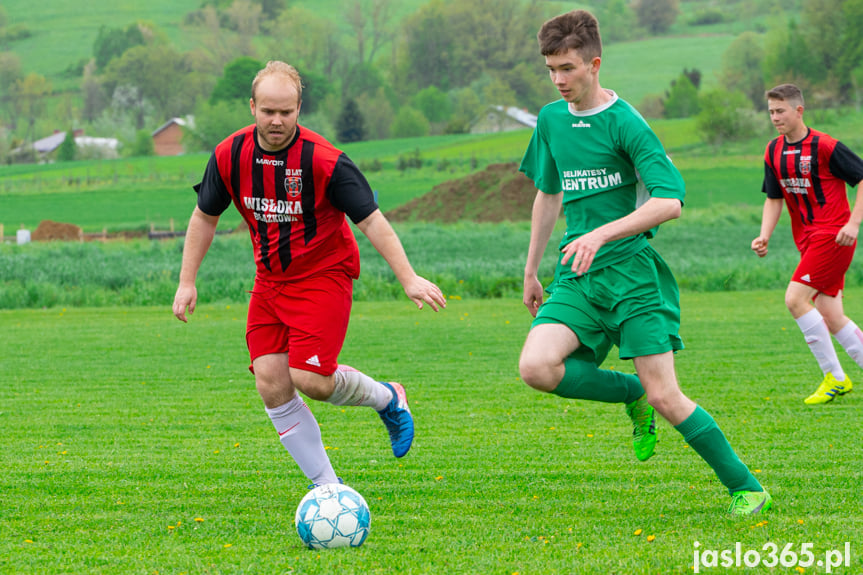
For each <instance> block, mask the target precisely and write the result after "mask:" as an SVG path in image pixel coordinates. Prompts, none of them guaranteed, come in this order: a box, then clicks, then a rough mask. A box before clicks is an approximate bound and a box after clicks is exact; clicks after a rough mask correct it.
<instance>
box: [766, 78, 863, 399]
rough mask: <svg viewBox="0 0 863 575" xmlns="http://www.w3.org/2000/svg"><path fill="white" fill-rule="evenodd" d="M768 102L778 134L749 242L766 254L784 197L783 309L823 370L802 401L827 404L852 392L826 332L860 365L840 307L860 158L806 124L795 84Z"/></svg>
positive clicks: (861, 344)
mask: <svg viewBox="0 0 863 575" xmlns="http://www.w3.org/2000/svg"><path fill="white" fill-rule="evenodd" d="M766 96H767V108H768V110H769V112H770V119H771V121H772V122H773V125H774V126H775V127H776V130H777V131H778V132H779V134H780V135H779V137H778V138H776V139H774V140H772V141H771V142H770V143H769V144H768V145H767V150H766V152H765V154H764V163H765V166H764V184H763V188H762V191H763V192H764V193H765V194H767V199H766V200H765V202H764V213H763V217H762V220H761V234H760V235H759V236H758V237H757V238H755V239H754V240H752V249H753V250H754V251H755V253H756V254H758V255H759V256H760V257H764V256H765V255H767V243H768V242H769V240H770V236H771V234H772V233H773V230H774V229H775V228H776V223H777V222H778V221H779V216H780V215H781V213H782V202H783V199H784V201H785V203H786V205H787V206H788V212H789V214H790V215H791V231H792V234H793V235H794V242H795V244H796V245H797V249H798V250H800V254H801V258H800V264H799V265H798V266H797V269H796V270H794V275H792V276H791V282H790V283H789V284H788V289H787V290H786V292H785V305H786V306H788V310H789V311H790V312H791V315H792V316H794V319H795V320H796V321H797V325H798V326H800V330H801V331H802V332H803V336H804V337H805V339H806V343H807V344H809V348H810V349H811V350H812V353H813V354H814V355H815V359H817V360H818V365H819V366H820V367H821V370H822V371H823V372H824V379H823V381H822V382H821V384H820V385H819V386H818V389H816V390H815V392H814V393H813V394H812V395H810V396H809V397H807V398H806V399H805V400H804V401H805V403H807V404H818V403H827V402H828V401H832V400H833V398H834V397H836V396H837V395H843V394H845V393H848V392H849V391H851V388H852V383H851V379H850V378H849V377H847V376H846V374H845V372H844V371H843V370H842V366H841V365H840V364H839V358H838V357H837V355H836V350H835V348H834V347H833V341H832V340H831V339H830V334H831V333H832V334H833V335H834V336H835V337H836V340H837V341H838V342H839V344H840V345H841V346H842V347H843V348H844V349H845V351H846V352H848V355H850V356H851V358H852V359H853V360H854V361H855V362H856V363H857V365H859V366H860V367H863V333H861V331H860V328H858V327H857V325H856V324H855V323H854V322H853V321H851V320H850V319H849V318H848V316H846V315H845V312H844V310H843V307H842V290H843V288H844V287H845V272H846V271H848V267H849V266H850V265H851V259H852V258H853V257H854V248H855V247H856V246H857V235H858V233H859V231H860V222H861V221H863V194H861V191H860V189H859V188H858V192H857V199H856V201H855V202H854V211H853V212H852V211H851V210H850V209H849V206H848V195H847V193H846V189H845V184H846V183H848V184H849V185H851V186H857V185H858V184H859V183H860V182H861V181H863V160H861V159H860V157H859V156H857V155H856V154H854V153H853V152H852V151H851V150H849V149H848V148H847V147H846V146H845V145H844V144H842V143H841V142H839V141H837V140H835V139H833V138H832V137H830V136H829V135H827V134H824V133H822V132H818V131H816V130H812V129H810V128H808V127H807V126H806V124H805V123H804V122H803V94H802V93H801V92H800V89H799V88H798V87H797V86H795V85H793V84H782V85H780V86H777V87H775V88H773V89H772V90H770V91H768V92H767V94H766ZM813 302H814V304H815V305H814V306H813V305H812V303H813Z"/></svg>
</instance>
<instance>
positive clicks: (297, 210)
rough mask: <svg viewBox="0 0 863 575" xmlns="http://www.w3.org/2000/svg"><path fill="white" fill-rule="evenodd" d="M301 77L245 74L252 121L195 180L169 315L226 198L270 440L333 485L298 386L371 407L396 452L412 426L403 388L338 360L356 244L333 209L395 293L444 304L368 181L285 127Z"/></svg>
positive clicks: (340, 156) (185, 298)
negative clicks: (248, 264)
mask: <svg viewBox="0 0 863 575" xmlns="http://www.w3.org/2000/svg"><path fill="white" fill-rule="evenodd" d="M301 102H302V82H301V79H300V76H299V74H298V73H297V71H296V70H295V69H294V68H293V67H292V66H289V65H288V64H285V63H284V62H278V61H271V62H269V63H268V64H267V66H266V67H265V68H264V69H262V70H261V71H260V72H258V75H257V76H256V77H255V79H254V81H253V83H252V97H251V101H250V107H251V111H252V115H253V116H254V118H255V123H254V124H253V125H251V126H248V127H246V128H244V129H242V130H239V131H238V132H236V133H234V134H232V135H231V136H229V137H228V138H226V139H225V140H224V141H223V142H222V143H220V144H219V145H218V146H217V147H216V149H215V151H214V152H213V155H212V156H211V157H210V160H209V163H208V164H207V168H206V170H205V171H204V177H203V180H202V182H201V183H200V184H198V185H197V186H195V190H196V192H197V194H198V203H197V206H196V207H195V210H194V212H193V213H192V218H191V220H190V222H189V227H188V230H187V232H186V241H185V246H184V249H183V264H182V269H181V271H180V281H179V287H178V288H177V293H176V295H175V297H174V306H173V311H174V315H175V316H177V318H178V319H180V320H182V321H184V322H185V321H186V311H187V310H188V312H189V313H192V312H193V311H194V310H195V304H196V301H197V289H196V287H195V278H196V276H197V273H198V269H199V268H200V265H201V262H202V261H203V259H204V256H205V254H206V253H207V250H208V249H209V247H210V244H211V243H212V240H213V237H214V235H215V232H216V224H217V223H218V220H219V216H220V214H222V213H223V212H224V211H225V210H226V209H227V208H228V206H229V205H230V204H231V203H233V204H234V206H235V207H236V208H237V209H238V210H239V212H240V214H242V216H243V219H244V220H245V221H246V222H247V223H248V225H249V232H250V234H251V236H252V244H253V248H254V253H255V262H256V266H257V273H256V275H255V285H254V288H253V290H252V296H251V300H250V302H249V316H248V321H247V326H246V343H247V345H248V348H249V355H250V357H251V361H252V371H253V373H254V374H255V385H256V387H257V390H258V392H259V393H260V395H261V398H262V399H263V401H264V406H265V408H266V411H267V414H268V415H269V416H270V419H271V420H272V422H273V425H274V426H275V428H276V431H277V432H278V434H279V437H280V439H281V442H282V444H283V445H284V446H285V448H286V449H287V450H288V452H289V453H290V454H291V456H292V457H293V458H294V460H295V461H296V462H297V464H298V465H299V466H300V469H301V470H302V471H303V473H305V475H306V476H307V477H308V478H309V479H310V480H311V482H312V483H314V484H324V483H336V482H338V481H339V480H338V478H337V476H336V474H335V472H334V471H333V468H332V465H331V464H330V461H329V458H328V456H327V454H326V451H325V450H324V445H323V442H322V440H321V432H320V428H319V427H318V424H317V421H316V420H315V418H314V416H313V415H312V413H311V411H310V410H309V409H308V406H307V405H306V403H305V401H304V400H303V398H302V397H301V396H300V395H299V394H298V393H296V390H300V391H302V392H303V394H304V395H306V396H307V397H309V398H311V399H315V400H319V401H326V402H329V403H332V404H334V405H361V406H367V407H372V408H374V409H375V410H376V411H377V412H378V413H379V415H380V416H381V419H382V420H383V421H384V424H385V425H386V427H387V430H388V432H389V435H390V441H391V443H392V449H393V453H394V455H395V456H396V457H402V456H404V455H405V454H406V453H407V452H408V450H409V449H410V447H411V443H412V441H413V435H414V425H413V418H412V416H411V413H410V410H409V409H408V404H407V398H406V396H405V391H404V388H403V387H402V386H401V385H399V384H397V383H382V382H378V381H375V380H374V379H372V378H370V377H369V376H367V375H365V374H363V373H361V372H359V371H357V370H355V369H353V368H350V367H348V366H343V365H338V361H337V359H338V354H339V352H340V351H341V347H342V344H343V343H344V338H345V334H346V332H347V327H348V319H349V316H350V309H351V297H352V289H353V280H354V279H356V278H357V277H358V276H359V271H360V265H359V264H360V262H359V250H358V248H357V243H356V240H355V239H354V235H353V232H352V231H351V229H350V226H349V224H348V223H347V220H346V219H345V215H347V216H348V217H349V218H351V221H353V222H354V223H355V224H356V225H357V227H358V228H359V229H360V230H361V231H362V232H363V234H365V235H366V236H367V237H368V238H369V240H370V241H371V243H372V245H373V246H374V247H375V249H377V251H378V252H380V254H381V255H382V256H383V257H384V259H385V260H386V261H387V263H388V264H389V265H390V267H391V268H392V270H393V272H394V273H395V275H396V278H397V279H398V281H399V282H400V283H401V285H402V287H403V288H404V290H405V293H406V294H407V296H408V297H409V298H410V299H411V300H412V301H413V302H414V303H416V304H417V306H418V307H419V308H420V309H422V308H423V306H424V305H425V304H428V305H430V306H431V307H432V309H434V310H435V311H437V310H438V309H439V308H442V307H445V305H446V301H445V299H444V296H443V294H442V293H441V291H440V289H438V287H437V286H436V285H435V284H433V283H431V282H429V281H428V280H426V279H424V278H422V277H420V276H418V275H417V274H416V273H415V272H414V270H413V268H412V267H411V265H410V262H409V261H408V258H407V256H406V255H405V252H404V249H403V248H402V245H401V242H400V241H399V239H398V237H397V236H396V234H395V232H394V231H393V229H392V227H391V226H390V224H389V222H388V221H387V220H386V218H385V217H384V215H383V214H382V213H381V211H380V210H379V209H378V206H377V204H376V203H375V200H374V194H373V192H372V190H371V188H370V187H369V185H368V182H367V181H366V179H365V178H364V177H363V175H362V174H361V173H360V171H359V169H358V168H357V167H356V166H355V165H354V163H353V162H351V160H350V159H349V158H348V157H347V156H346V155H345V154H344V153H343V152H341V151H340V150H338V149H336V148H335V147H333V145H332V144H330V143H329V142H328V141H326V140H325V139H324V138H322V137H321V136H319V135H318V134H316V133H314V132H312V131H311V130H308V129H306V128H304V127H303V126H300V125H298V124H297V119H298V116H299V113H300V105H301Z"/></svg>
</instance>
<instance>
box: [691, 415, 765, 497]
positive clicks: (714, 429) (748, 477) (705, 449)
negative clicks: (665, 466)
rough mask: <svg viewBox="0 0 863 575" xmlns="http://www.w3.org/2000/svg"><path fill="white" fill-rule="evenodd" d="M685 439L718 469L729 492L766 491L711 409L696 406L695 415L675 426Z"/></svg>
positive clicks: (720, 478)
mask: <svg viewBox="0 0 863 575" xmlns="http://www.w3.org/2000/svg"><path fill="white" fill-rule="evenodd" d="M674 428H675V429H676V430H677V431H679V432H680V433H681V435H683V439H684V441H686V443H688V444H689V445H690V446H692V449H694V450H695V451H696V452H697V453H698V455H700V456H701V458H702V459H704V461H706V462H707V464H708V465H709V466H710V467H712V468H713V471H715V472H716V476H717V477H719V481H721V482H722V485H724V486H725V487H727V488H728V492H729V493H735V492H737V491H763V490H764V488H763V487H761V484H760V483H758V480H757V479H755V476H754V475H752V473H750V472H749V468H748V467H746V465H744V464H743V462H742V461H740V458H739V457H737V454H736V453H734V450H733V449H732V448H731V444H729V443H728V439H726V438H725V434H724V433H722V430H721V429H719V426H718V425H717V424H716V421H714V419H713V417H711V416H710V414H709V413H707V412H706V411H704V410H703V409H701V406H696V407H695V411H694V412H692V415H690V416H689V417H687V418H686V420H684V421H683V422H682V423H680V425H676V426H675V427H674Z"/></svg>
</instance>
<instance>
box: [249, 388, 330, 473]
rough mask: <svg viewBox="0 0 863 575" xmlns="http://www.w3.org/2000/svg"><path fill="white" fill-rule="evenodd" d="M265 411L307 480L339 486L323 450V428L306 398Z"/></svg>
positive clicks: (296, 396) (296, 399)
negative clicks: (307, 403)
mask: <svg viewBox="0 0 863 575" xmlns="http://www.w3.org/2000/svg"><path fill="white" fill-rule="evenodd" d="M265 409H266V411H267V415H269V416H270V419H271V420H272V421H273V425H274V426H275V428H276V431H277V432H278V433H279V440H280V441H281V442H282V445H284V446H285V449H287V450H288V453H290V454H291V457H293V458H294V461H296V462H297V465H299V466H300V470H301V471H302V472H303V473H305V474H306V477H308V478H309V480H310V481H311V482H312V483H315V484H318V485H320V484H324V483H338V482H339V479H338V477H336V472H335V471H333V466H332V465H331V464H330V458H329V457H327V452H326V450H325V449H324V443H323V441H322V439H321V428H320V427H319V426H318V422H317V420H316V419H315V416H314V415H313V414H312V412H311V411H310V410H309V406H308V405H306V402H305V401H303V398H302V397H300V395H299V394H297V395H295V396H294V398H293V399H292V400H290V401H289V402H288V403H285V404H284V405H280V406H279V407H274V408H273V409H269V408H265Z"/></svg>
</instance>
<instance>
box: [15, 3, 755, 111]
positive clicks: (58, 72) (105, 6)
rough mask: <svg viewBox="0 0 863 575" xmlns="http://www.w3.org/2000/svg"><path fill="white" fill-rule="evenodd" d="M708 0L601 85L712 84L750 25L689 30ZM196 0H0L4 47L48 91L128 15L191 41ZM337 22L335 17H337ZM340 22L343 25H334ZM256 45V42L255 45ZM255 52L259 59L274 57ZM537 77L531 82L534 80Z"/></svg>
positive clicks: (618, 51)
mask: <svg viewBox="0 0 863 575" xmlns="http://www.w3.org/2000/svg"><path fill="white" fill-rule="evenodd" d="M296 3H298V4H302V5H303V6H305V7H306V8H308V9H310V10H312V11H314V12H315V13H318V14H322V15H328V16H330V17H331V15H333V14H340V13H342V12H343V11H344V5H345V1H344V0H300V1H299V2H296ZM425 3H427V0H400V1H399V2H396V3H394V4H393V10H394V14H395V20H396V22H397V21H399V20H400V19H402V18H404V17H405V16H407V15H409V14H411V13H412V12H414V11H416V9H417V8H419V7H420V6H422V5H423V4H425ZM709 4H710V2H707V1H706V0H703V1H693V2H684V3H682V7H681V10H682V14H681V16H680V17H679V18H678V22H677V23H676V24H675V26H674V27H673V28H672V30H671V36H668V37H663V38H650V39H646V40H641V41H634V42H624V43H617V44H608V45H607V46H606V53H605V60H606V62H605V64H604V66H603V75H604V79H605V83H606V84H607V85H608V87H610V88H612V89H615V90H616V91H618V93H619V94H620V95H621V96H622V97H624V98H626V99H628V100H630V101H631V102H632V103H634V104H638V103H639V102H640V101H641V99H642V98H643V97H644V96H645V95H646V94H654V93H661V92H663V91H664V90H665V89H667V88H668V86H669V84H670V82H671V81H672V80H673V79H675V78H676V77H677V76H678V75H679V74H680V72H681V71H682V70H683V69H684V68H690V69H692V68H698V69H699V70H700V71H701V72H702V78H703V82H704V85H705V86H711V85H713V84H714V83H715V81H716V72H717V71H718V70H719V67H720V64H721V56H722V53H723V52H724V51H725V49H726V48H727V47H728V45H729V44H730V43H731V42H732V40H733V39H734V35H735V34H737V33H739V32H740V31H741V30H743V29H747V28H751V27H752V26H753V25H754V24H753V22H746V21H741V22H726V23H723V24H718V25H713V26H710V27H693V26H691V25H689V24H688V23H689V22H690V21H691V18H692V14H693V12H694V11H696V10H698V9H699V8H700V7H703V6H707V5H709ZM200 5H201V0H152V1H150V2H147V3H146V5H142V3H141V2H138V1H135V0H117V1H108V0H89V1H88V2H85V3H82V2H78V1H76V0H46V1H45V2H42V3H40V6H39V9H38V10H33V5H32V4H31V3H29V2H26V1H25V0H6V1H4V3H3V7H4V9H5V10H6V13H7V16H8V19H9V23H10V25H16V24H20V25H23V26H25V27H26V28H27V29H28V30H30V32H31V33H32V36H31V37H30V38H28V39H25V40H22V41H19V42H15V43H13V44H12V45H11V46H9V49H10V50H13V51H14V52H15V53H16V54H17V55H18V57H19V58H20V60H21V67H22V70H23V71H24V72H25V73H29V72H36V73H39V74H42V75H43V76H45V77H47V78H48V79H49V80H51V82H52V84H53V86H54V88H55V90H58V91H65V90H69V89H73V90H74V89H77V87H78V83H79V80H80V79H79V78H77V77H74V76H71V75H69V74H67V73H66V72H67V70H68V69H69V68H70V67H73V66H75V65H76V64H77V63H78V62H80V61H81V60H82V59H86V58H89V57H90V56H91V55H92V50H93V43H94V41H95V39H96V35H97V34H98V31H99V28H100V27H101V26H106V27H108V28H118V27H125V26H127V25H128V24H130V23H132V22H134V21H136V20H146V21H150V22H153V23H155V24H156V25H157V26H158V28H159V29H160V30H161V31H163V32H164V33H165V34H166V35H167V36H168V38H170V40H171V41H172V42H173V43H174V45H175V46H176V47H177V48H178V49H179V50H180V51H187V50H190V49H192V48H193V47H194V46H196V45H197V44H198V43H199V40H200V39H199V38H197V37H196V36H195V34H196V33H195V32H194V31H191V30H190V29H188V28H186V27H185V26H183V25H182V21H183V17H184V15H185V14H187V13H188V12H191V11H193V10H196V9H198V8H199V7H200ZM541 5H542V9H543V10H546V11H547V12H548V14H556V13H560V12H564V11H566V10H571V9H573V8H587V9H594V6H592V5H591V4H590V3H575V4H573V3H566V2H557V1H554V2H543V3H542V4H541ZM340 22H341V20H340ZM342 24H343V25H344V26H345V27H346V24H344V23H343V22H342ZM262 45H263V43H262ZM276 56H278V55H275V54H265V53H262V54H260V57H261V59H268V58H271V57H276ZM542 80H543V78H538V79H537V81H542Z"/></svg>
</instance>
